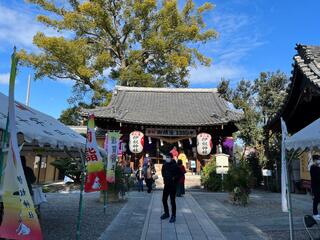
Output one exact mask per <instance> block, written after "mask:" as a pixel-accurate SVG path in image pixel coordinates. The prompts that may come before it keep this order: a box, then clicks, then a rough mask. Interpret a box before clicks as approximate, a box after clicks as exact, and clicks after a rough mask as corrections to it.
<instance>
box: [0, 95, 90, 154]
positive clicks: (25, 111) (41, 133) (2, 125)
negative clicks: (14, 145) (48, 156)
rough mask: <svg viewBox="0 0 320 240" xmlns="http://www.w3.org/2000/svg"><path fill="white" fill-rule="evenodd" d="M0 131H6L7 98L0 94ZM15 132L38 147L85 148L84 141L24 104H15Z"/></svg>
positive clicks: (47, 116) (56, 121)
mask: <svg viewBox="0 0 320 240" xmlns="http://www.w3.org/2000/svg"><path fill="white" fill-rule="evenodd" d="M0 103H1V104H0V129H6V122H7V114H8V97H7V96H6V95H4V94H2V93H0ZM15 112H16V126H17V132H18V133H22V134H23V136H24V140H25V141H26V142H28V143H33V142H35V141H36V143H37V144H39V145H40V146H44V145H50V146H51V147H52V148H60V149H62V148H64V147H67V148H77V149H83V148H84V147H85V143H86V139H85V138H84V137H83V136H81V135H80V134H78V133H76V132H75V131H73V130H72V129H70V128H69V127H67V126H65V125H64V124H62V123H61V122H59V121H58V120H56V119H54V118H53V117H51V116H49V115H47V114H44V113H42V112H39V111H37V110H35V109H33V108H30V107H27V106H26V105H24V104H21V103H19V102H15Z"/></svg>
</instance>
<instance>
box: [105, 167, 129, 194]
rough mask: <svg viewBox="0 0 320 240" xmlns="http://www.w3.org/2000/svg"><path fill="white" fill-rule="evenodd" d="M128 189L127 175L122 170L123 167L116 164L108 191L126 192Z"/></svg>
mask: <svg viewBox="0 0 320 240" xmlns="http://www.w3.org/2000/svg"><path fill="white" fill-rule="evenodd" d="M127 190H128V183H127V177H126V175H125V174H124V172H123V169H122V168H121V167H120V166H119V165H116V167H115V181H114V183H109V185H108V192H113V193H116V194H117V193H119V192H120V191H121V192H126V191H127Z"/></svg>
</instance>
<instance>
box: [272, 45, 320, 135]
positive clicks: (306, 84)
mask: <svg viewBox="0 0 320 240" xmlns="http://www.w3.org/2000/svg"><path fill="white" fill-rule="evenodd" d="M296 50H297V54H296V55H295V56H294V58H293V59H294V63H293V70H292V76H291V79H290V80H291V82H290V85H289V86H288V89H287V96H286V99H285V101H284V103H283V105H282V106H281V109H280V111H278V113H277V114H276V116H274V118H273V119H271V120H270V122H269V124H268V127H269V128H270V129H274V130H278V131H281V126H280V117H282V118H283V119H284V121H285V122H286V124H287V128H288V132H289V133H295V132H298V131H299V130H301V129H302V128H304V127H305V126H307V125H309V124H310V123H311V122H313V121H315V120H316V119H318V118H319V117H320V46H308V45H301V44H297V46H296Z"/></svg>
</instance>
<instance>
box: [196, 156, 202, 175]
mask: <svg viewBox="0 0 320 240" xmlns="http://www.w3.org/2000/svg"><path fill="white" fill-rule="evenodd" d="M196 164H197V174H200V169H201V168H200V166H201V163H200V159H199V156H197V161H196Z"/></svg>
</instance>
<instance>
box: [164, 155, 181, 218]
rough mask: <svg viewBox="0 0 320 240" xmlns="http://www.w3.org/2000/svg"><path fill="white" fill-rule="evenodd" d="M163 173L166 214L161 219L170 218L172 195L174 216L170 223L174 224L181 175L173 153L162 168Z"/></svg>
mask: <svg viewBox="0 0 320 240" xmlns="http://www.w3.org/2000/svg"><path fill="white" fill-rule="evenodd" d="M161 173H162V177H163V182H164V188H163V193H162V203H163V208H164V214H162V216H161V219H162V220H163V219H166V218H169V217H170V215H169V208H168V197H169V195H170V202H171V210H172V214H171V218H170V221H169V222H170V223H173V222H175V221H176V189H177V184H178V181H179V179H180V176H181V174H180V169H179V167H178V165H177V163H176V161H175V160H174V159H173V155H172V154H171V153H170V154H169V156H167V157H166V161H165V163H164V164H163V166H162V169H161Z"/></svg>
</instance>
